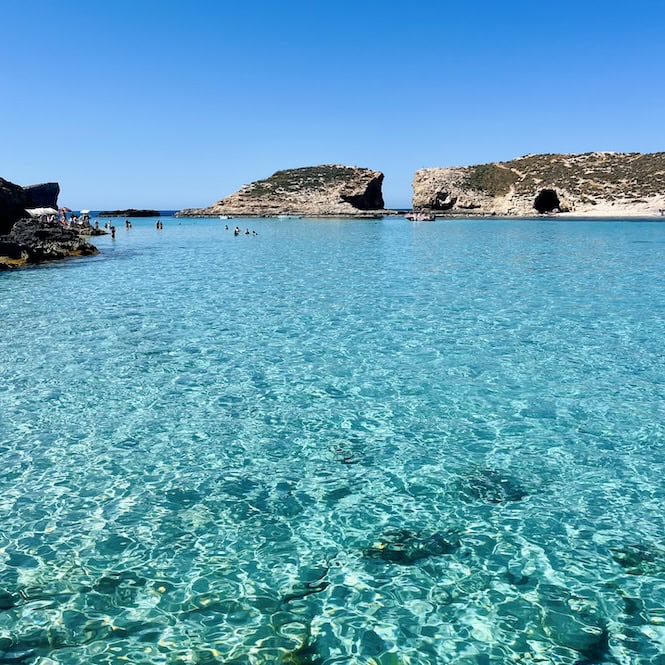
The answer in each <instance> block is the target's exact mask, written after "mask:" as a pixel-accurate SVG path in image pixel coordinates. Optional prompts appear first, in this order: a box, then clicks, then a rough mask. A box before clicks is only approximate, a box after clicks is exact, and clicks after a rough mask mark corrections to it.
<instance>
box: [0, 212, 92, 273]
mask: <svg viewBox="0 0 665 665" xmlns="http://www.w3.org/2000/svg"><path fill="white" fill-rule="evenodd" d="M98 253H99V250H98V249H97V248H96V247H95V246H94V245H91V244H90V243H89V242H86V241H85V240H83V238H81V235H80V233H79V232H78V231H77V230H76V229H70V228H66V227H63V226H61V225H60V224H59V223H58V222H44V221H39V220H36V219H21V220H19V221H18V222H16V223H15V224H14V226H13V228H12V230H11V232H10V233H9V234H7V235H3V236H0V270H6V269H10V268H20V267H22V266H27V265H31V264H36V263H42V262H44V261H53V260H56V259H64V258H66V257H69V256H91V255H93V254H98Z"/></svg>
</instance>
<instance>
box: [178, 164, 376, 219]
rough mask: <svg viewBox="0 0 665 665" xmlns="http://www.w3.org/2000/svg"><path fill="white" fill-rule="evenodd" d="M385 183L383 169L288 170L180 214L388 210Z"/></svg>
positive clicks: (326, 167) (356, 213)
mask: <svg viewBox="0 0 665 665" xmlns="http://www.w3.org/2000/svg"><path fill="white" fill-rule="evenodd" d="M382 182H383V173H379V172H378V171H371V170H370V169H363V168H358V167H354V166H340V165H323V166H308V167H304V168H299V169H289V170H285V171H277V172H276V173H274V174H273V175H271V176H270V177H269V178H267V179H266V180H258V181H257V182H253V183H251V184H249V185H245V186H244V187H242V188H241V189H240V190H239V191H238V192H236V193H235V194H231V196H227V197H226V198H224V199H222V200H221V201H218V202H217V203H215V204H214V205H212V206H210V207H208V208H190V209H187V210H181V211H180V212H179V213H178V216H183V217H216V216H218V215H227V216H229V217H238V216H252V217H277V216H279V215H302V216H304V217H319V216H333V215H341V216H353V217H360V216H366V215H370V214H373V213H374V214H377V213H380V212H382V211H383V205H384V204H383V195H382V193H381V184H382Z"/></svg>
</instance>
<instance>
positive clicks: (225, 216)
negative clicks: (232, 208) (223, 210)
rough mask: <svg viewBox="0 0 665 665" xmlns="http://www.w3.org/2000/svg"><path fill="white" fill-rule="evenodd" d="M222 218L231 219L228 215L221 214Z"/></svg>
mask: <svg viewBox="0 0 665 665" xmlns="http://www.w3.org/2000/svg"><path fill="white" fill-rule="evenodd" d="M219 218H220V219H231V218H230V217H229V216H228V215H220V216H219Z"/></svg>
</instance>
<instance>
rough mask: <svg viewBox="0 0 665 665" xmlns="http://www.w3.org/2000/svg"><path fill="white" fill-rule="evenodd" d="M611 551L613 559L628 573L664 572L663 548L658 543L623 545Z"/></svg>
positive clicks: (659, 574)
mask: <svg viewBox="0 0 665 665" xmlns="http://www.w3.org/2000/svg"><path fill="white" fill-rule="evenodd" d="M611 552H612V558H613V559H614V561H615V562H616V563H618V564H619V565H620V566H621V567H622V568H623V569H624V570H625V571H626V573H628V574H629V575H652V576H661V575H663V574H665V549H663V548H662V547H660V546H658V545H652V546H650V547H647V546H646V545H625V546H623V547H616V548H613V549H612V550H611Z"/></svg>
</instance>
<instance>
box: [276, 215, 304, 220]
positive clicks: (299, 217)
mask: <svg viewBox="0 0 665 665" xmlns="http://www.w3.org/2000/svg"><path fill="white" fill-rule="evenodd" d="M277 219H302V215H277Z"/></svg>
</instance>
